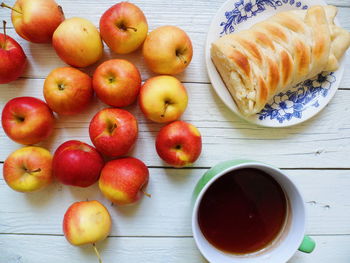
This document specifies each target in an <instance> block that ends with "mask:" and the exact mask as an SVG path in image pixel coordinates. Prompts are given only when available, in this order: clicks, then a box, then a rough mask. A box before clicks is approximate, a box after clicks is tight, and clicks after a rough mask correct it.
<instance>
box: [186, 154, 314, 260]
mask: <svg viewBox="0 0 350 263" xmlns="http://www.w3.org/2000/svg"><path fill="white" fill-rule="evenodd" d="M247 168H250V169H257V170H260V171H262V172H264V173H266V174H268V175H269V176H271V178H273V179H274V180H275V181H276V182H277V183H278V185H279V186H280V188H281V189H282V190H283V192H284V196H285V198H286V203H287V205H286V207H287V208H286V209H287V211H286V216H285V221H284V224H283V227H281V229H280V232H279V234H278V235H277V236H276V238H275V240H273V242H271V243H270V244H268V245H267V246H266V247H264V248H263V249H260V250H258V251H255V252H254V253H246V254H234V253H228V252H224V251H222V250H220V249H218V248H217V247H216V246H214V245H213V244H212V243H211V242H209V241H208V240H207V239H206V237H205V235H204V234H203V232H202V230H201V228H200V225H199V222H198V212H199V207H200V204H201V201H202V199H203V196H204V194H205V193H206V192H207V191H208V189H209V187H210V186H212V185H213V184H214V183H215V182H216V181H217V180H218V179H219V178H221V177H222V176H223V175H227V174H228V173H230V174H232V172H234V171H238V170H242V169H247ZM192 232H193V236H194V239H195V242H196V244H197V246H198V248H199V250H200V251H201V253H202V254H203V256H204V257H205V258H206V259H207V260H208V261H209V262H212V263H226V262H227V263H238V262H239V263H242V262H249V263H258V262H259V263H261V262H268V263H275V262H276V263H281V262H287V261H288V260H289V259H290V258H291V257H292V256H293V255H294V253H295V252H296V251H297V250H298V249H299V250H300V251H302V252H305V253H311V252H312V251H313V250H314V248H315V242H314V241H313V240H312V239H311V238H310V237H308V236H305V205H304V201H303V198H302V196H301V194H300V192H299V190H298V189H297V187H296V185H295V184H294V183H293V182H292V181H291V180H290V179H289V178H288V176H287V175H286V174H285V172H283V171H281V170H279V169H277V168H274V167H272V166H270V165H267V164H263V163H260V162H256V161H249V160H235V161H226V162H223V163H220V164H218V165H216V166H214V167H213V168H211V169H210V170H208V171H207V172H206V173H205V174H204V175H203V176H202V178H201V179H200V180H199V182H198V183H197V185H196V187H195V190H194V193H193V213H192Z"/></svg>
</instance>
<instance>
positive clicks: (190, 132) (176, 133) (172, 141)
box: [156, 121, 202, 167]
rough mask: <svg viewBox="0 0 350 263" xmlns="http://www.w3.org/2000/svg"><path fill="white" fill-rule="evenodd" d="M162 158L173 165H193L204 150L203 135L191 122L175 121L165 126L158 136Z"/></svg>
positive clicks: (158, 148) (159, 152)
mask: <svg viewBox="0 0 350 263" xmlns="http://www.w3.org/2000/svg"><path fill="white" fill-rule="evenodd" d="M156 150H157V153H158V155H159V157H160V158H162V159H163V160H164V161H165V162H166V163H168V164H170V165H171V166H173V167H184V166H189V165H192V164H193V163H194V162H195V161H196V160H197V159H198V157H199V155H200V154H201V151H202V137H201V134H200V132H199V131H198V129H197V128H196V127H195V126H193V125H192V124H190V123H186V122H184V121H175V122H173V123H170V124H168V125H167V126H165V127H163V128H162V129H161V130H160V131H159V133H158V135H157V138H156Z"/></svg>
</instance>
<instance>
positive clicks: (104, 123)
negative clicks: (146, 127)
mask: <svg viewBox="0 0 350 263" xmlns="http://www.w3.org/2000/svg"><path fill="white" fill-rule="evenodd" d="M89 134H90V139H91V141H92V143H93V144H94V146H95V147H96V149H97V150H98V151H99V152H100V153H102V154H104V155H106V156H109V157H120V156H123V155H126V154H127V153H128V152H129V151H130V150H131V148H132V147H133V146H134V144H135V142H136V139H137V136H138V124H137V120H136V118H135V117H134V115H133V114H131V113H130V112H128V111H126V110H123V109H117V108H107V109H103V110H101V111H99V112H98V113H97V114H96V115H95V116H94V117H93V118H92V120H91V122H90V126H89Z"/></svg>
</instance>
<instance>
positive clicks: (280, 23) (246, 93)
mask: <svg viewBox="0 0 350 263" xmlns="http://www.w3.org/2000/svg"><path fill="white" fill-rule="evenodd" d="M336 14H337V8H336V7H334V6H313V7H311V8H309V9H308V10H292V11H287V12H281V13H278V14H276V15H275V16H273V17H271V18H269V19H267V20H265V21H263V22H260V23H258V24H255V25H254V26H253V27H251V28H250V29H248V30H244V31H241V32H239V33H234V34H230V35H226V36H223V37H222V38H220V39H219V40H217V41H216V42H214V43H213V44H212V47H211V57H212V60H213V62H214V64H215V66H216V68H217V70H218V72H219V73H220V75H221V77H222V79H223V81H224V82H225V84H226V87H227V88H228V90H229V91H230V93H231V95H232V97H233V99H234V100H235V102H236V104H237V106H238V108H239V109H240V111H241V112H242V113H243V114H245V115H253V114H256V113H258V112H260V111H261V110H262V109H263V108H264V107H265V105H266V103H267V102H268V101H269V100H270V99H271V98H272V97H273V96H274V95H276V94H278V93H279V92H280V91H282V90H283V89H286V88H289V87H292V86H294V85H296V84H298V83H300V82H302V81H305V80H307V79H309V78H312V77H314V76H316V75H317V74H319V73H321V72H323V71H335V70H337V69H338V67H339V60H340V59H341V57H342V56H343V55H344V53H345V52H346V50H347V49H348V48H349V46H350V33H349V32H347V31H346V30H344V29H342V28H340V27H339V26H337V25H335V24H334V18H335V16H336Z"/></svg>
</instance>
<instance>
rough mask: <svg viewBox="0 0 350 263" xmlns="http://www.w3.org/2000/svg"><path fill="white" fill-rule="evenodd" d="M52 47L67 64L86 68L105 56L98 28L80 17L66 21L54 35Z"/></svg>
mask: <svg viewBox="0 0 350 263" xmlns="http://www.w3.org/2000/svg"><path fill="white" fill-rule="evenodd" d="M52 45H53V47H54V48H55V50H56V53H57V54H58V56H59V57H60V58H61V59H62V60H63V61H64V62H66V63H67V64H69V65H71V66H73V67H77V68H84V67H87V66H90V65H92V64H94V63H95V62H97V61H98V60H99V59H100V58H101V57H102V55H103V43H102V40H101V36H100V33H99V32H98V31H97V28H96V27H95V26H94V25H93V24H92V23H91V22H90V21H88V20H86V19H84V18H79V17H73V18H70V19H66V20H65V21H64V22H63V23H62V24H60V25H59V27H58V28H57V29H56V31H55V32H54V34H53V38H52Z"/></svg>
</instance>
